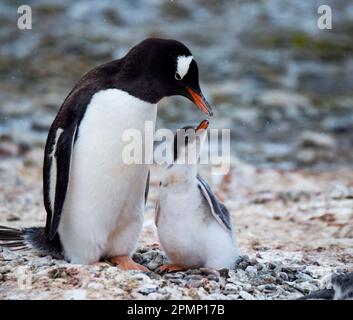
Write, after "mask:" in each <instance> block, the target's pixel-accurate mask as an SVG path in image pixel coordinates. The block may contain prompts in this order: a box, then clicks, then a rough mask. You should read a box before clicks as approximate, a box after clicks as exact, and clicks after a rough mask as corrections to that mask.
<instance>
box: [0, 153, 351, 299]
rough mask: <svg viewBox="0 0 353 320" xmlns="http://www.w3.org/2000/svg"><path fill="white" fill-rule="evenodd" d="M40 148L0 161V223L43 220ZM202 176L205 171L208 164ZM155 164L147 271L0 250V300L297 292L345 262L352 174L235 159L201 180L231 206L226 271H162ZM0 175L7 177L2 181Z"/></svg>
mask: <svg viewBox="0 0 353 320" xmlns="http://www.w3.org/2000/svg"><path fill="white" fill-rule="evenodd" d="M41 156H42V150H41V149H40V148H37V149H36V148H35V149H32V150H31V151H29V152H27V153H26V154H24V156H23V157H21V158H20V159H17V158H7V159H2V160H1V163H0V179H1V181H2V184H1V186H0V188H1V199H0V201H1V203H0V210H1V212H0V223H1V224H6V225H9V226H14V227H19V226H33V225H38V226H39V225H43V224H44V222H45V211H44V209H43V206H42V186H41ZM203 171H204V175H205V176H206V177H207V172H208V171H207V169H206V168H205V170H203ZM157 173H158V170H152V181H151V191H150V196H149V199H148V203H147V210H146V213H145V222H144V228H143V232H142V234H141V236H140V242H139V247H138V249H137V251H136V253H135V255H134V259H135V260H136V261H137V262H139V263H142V264H143V265H145V266H146V267H148V268H149V269H150V270H151V272H150V273H148V274H143V273H139V272H134V271H129V272H122V271H119V270H118V269H117V268H116V267H113V266H111V265H109V264H108V263H101V264H98V265H92V266H81V265H72V264H68V263H66V262H64V261H60V260H55V259H52V257H48V256H47V257H41V256H39V255H38V253H36V252H35V251H32V250H27V251H17V252H11V251H8V250H4V249H2V251H0V299H296V298H299V297H302V296H303V295H305V294H308V293H309V292H312V291H315V290H318V289H322V288H329V287H330V285H331V281H330V279H331V274H332V273H333V272H334V273H343V272H348V271H353V258H352V257H353V240H352V239H353V212H352V207H353V173H352V172H350V171H347V170H339V171H334V172H326V173H313V172H307V171H305V170H297V171H292V172H284V171H279V170H273V169H261V170H259V169H256V168H254V167H252V166H249V165H247V164H244V163H242V162H240V161H234V163H233V168H232V170H231V172H230V173H229V174H228V175H226V176H224V177H219V179H218V181H214V183H212V180H211V179H209V181H210V182H211V183H212V184H213V187H214V188H215V190H216V191H217V194H218V195H219V197H221V198H222V199H224V201H225V203H226V205H227V206H228V208H229V209H230V210H231V212H232V215H233V218H234V222H235V227H236V228H235V229H236V232H237V240H238V243H239V247H240V250H241V256H240V258H239V260H238V261H237V263H236V265H235V266H234V269H231V270H208V269H197V270H186V271H185V272H177V273H171V274H165V275H162V274H160V273H159V272H158V271H159V270H158V267H159V266H160V265H161V264H162V263H165V262H166V258H165V256H164V255H163V252H162V251H161V250H160V249H158V248H153V247H152V248H151V247H150V245H151V244H153V243H155V242H156V241H157V238H156V229H155V226H154V206H155V201H156V199H157V197H158V175H157ZM4 182H6V183H4Z"/></svg>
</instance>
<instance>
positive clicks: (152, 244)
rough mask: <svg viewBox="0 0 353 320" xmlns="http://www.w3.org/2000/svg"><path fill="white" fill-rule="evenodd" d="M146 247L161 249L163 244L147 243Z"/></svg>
mask: <svg viewBox="0 0 353 320" xmlns="http://www.w3.org/2000/svg"><path fill="white" fill-rule="evenodd" d="M146 248H148V249H160V248H161V246H160V245H159V243H158V242H153V243H151V244H148V245H146Z"/></svg>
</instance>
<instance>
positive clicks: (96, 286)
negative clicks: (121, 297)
mask: <svg viewBox="0 0 353 320" xmlns="http://www.w3.org/2000/svg"><path fill="white" fill-rule="evenodd" d="M87 288H89V289H93V290H104V285H103V284H101V283H99V282H90V283H89V284H88V285H87Z"/></svg>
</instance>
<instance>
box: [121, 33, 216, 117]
mask: <svg viewBox="0 0 353 320" xmlns="http://www.w3.org/2000/svg"><path fill="white" fill-rule="evenodd" d="M123 68H124V70H125V72H124V74H125V76H127V77H129V79H128V80H129V82H130V83H133V84H134V88H131V91H133V92H132V93H133V94H135V95H137V96H139V97H141V98H142V99H144V100H146V101H149V102H152V103H157V102H158V101H159V100H160V99H162V98H164V97H167V96H173V95H180V96H184V97H186V98H188V99H190V100H191V101H192V102H193V103H195V104H196V105H197V106H198V107H199V108H200V110H201V111H202V112H204V113H205V114H207V115H209V116H212V115H213V112H212V109H211V107H210V105H209V104H208V102H207V101H206V99H205V97H204V96H203V94H202V92H201V88H200V85H199V72H198V67H197V64H196V61H195V60H194V58H193V56H192V54H191V52H190V50H189V49H188V48H187V47H186V46H185V45H183V44H182V43H181V42H179V41H176V40H166V39H157V38H151V39H146V40H144V41H142V42H141V43H140V44H138V45H137V46H135V47H134V48H132V49H131V50H130V52H129V53H128V54H127V55H126V56H125V58H124V67H123Z"/></svg>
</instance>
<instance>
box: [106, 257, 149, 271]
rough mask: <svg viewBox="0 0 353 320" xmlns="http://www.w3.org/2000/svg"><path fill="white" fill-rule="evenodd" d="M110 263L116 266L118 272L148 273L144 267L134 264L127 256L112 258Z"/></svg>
mask: <svg viewBox="0 0 353 320" xmlns="http://www.w3.org/2000/svg"><path fill="white" fill-rule="evenodd" d="M110 262H111V263H112V264H114V265H115V266H117V267H118V268H119V269H120V270H137V271H143V272H146V271H149V270H148V269H147V268H146V267H144V266H142V265H140V264H138V263H136V262H135V261H134V260H132V259H131V258H130V257H129V256H117V257H112V258H110Z"/></svg>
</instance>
